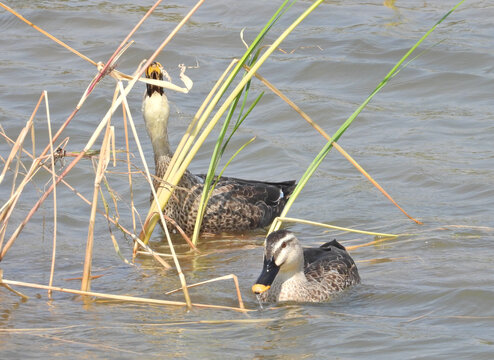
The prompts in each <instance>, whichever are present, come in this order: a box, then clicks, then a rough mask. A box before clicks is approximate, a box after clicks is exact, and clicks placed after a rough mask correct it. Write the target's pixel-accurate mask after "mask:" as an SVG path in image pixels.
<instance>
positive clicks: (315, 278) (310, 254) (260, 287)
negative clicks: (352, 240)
mask: <svg viewBox="0 0 494 360" xmlns="http://www.w3.org/2000/svg"><path fill="white" fill-rule="evenodd" d="M358 283H360V276H359V273H358V270H357V266H356V265H355V262H354V261H353V259H352V258H351V257H350V255H349V254H348V252H347V251H346V249H345V247H344V246H343V245H341V244H340V243H338V242H337V241H336V240H333V241H330V242H327V243H325V244H323V245H321V246H320V247H319V248H302V246H301V245H300V242H299V241H298V239H297V238H296V237H295V235H294V234H293V233H291V232H290V231H286V230H278V231H275V232H272V233H271V234H269V235H268V237H267V238H266V241H265V243H264V265H263V269H262V272H261V275H260V276H259V278H258V279H257V281H256V283H255V284H254V286H252V291H253V292H254V293H255V294H257V295H258V297H259V299H260V300H261V301H263V302H278V301H280V302H284V301H293V302H323V301H328V300H330V299H331V298H332V297H333V296H334V295H335V294H337V293H339V292H341V291H343V290H345V289H346V288H348V287H350V286H352V285H355V284H358Z"/></svg>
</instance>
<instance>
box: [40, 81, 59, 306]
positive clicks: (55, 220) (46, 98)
mask: <svg viewBox="0 0 494 360" xmlns="http://www.w3.org/2000/svg"><path fill="white" fill-rule="evenodd" d="M43 93H44V95H45V106H46V121H47V126H48V138H49V139H50V150H51V157H50V158H51V169H52V172H51V179H52V183H53V184H55V183H56V174H55V152H54V150H53V141H52V140H53V139H52V133H51V120H50V106H49V103H48V93H47V92H46V90H45V91H44V92H43ZM56 253H57V187H56V186H54V187H53V249H52V257H51V268H50V280H49V282H48V285H49V286H52V285H53V276H54V274H55V256H56ZM48 297H50V298H51V290H48Z"/></svg>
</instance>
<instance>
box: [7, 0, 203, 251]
mask: <svg viewBox="0 0 494 360" xmlns="http://www.w3.org/2000/svg"><path fill="white" fill-rule="evenodd" d="M160 1H161V0H159V1H158V2H157V3H156V4H155V5H154V6H153V7H152V8H151V9H150V10H149V11H148V12H147V13H146V15H145V17H147V16H149V14H150V12H151V10H154V8H155V7H156V6H157V4H159V2H160ZM203 2H204V0H199V1H198V2H197V3H196V5H195V6H194V7H193V8H192V9H191V10H190V11H189V12H188V13H187V15H186V16H185V17H184V18H183V19H182V20H181V21H180V22H179V23H178V24H177V25H176V27H175V29H174V30H173V31H172V32H171V33H170V34H169V35H168V36H167V37H166V39H165V40H164V41H163V42H162V43H161V45H160V46H159V47H158V49H156V51H155V52H154V53H153V54H152V55H151V57H150V58H149V59H148V60H147V61H146V63H145V64H144V65H143V66H141V67H140V68H139V69H138V70H137V72H136V74H135V76H134V78H133V79H132V81H130V82H129V84H128V85H127V87H126V88H125V95H128V93H129V92H130V90H131V89H132V88H133V87H134V85H135V83H136V82H137V80H138V78H139V77H140V76H141V75H142V74H143V73H144V71H145V69H146V68H147V67H148V66H149V65H150V64H151V63H152V62H153V61H154V59H155V58H156V57H157V56H158V54H159V53H160V52H161V51H162V50H163V48H164V47H165V46H166V45H167V44H168V43H169V42H170V41H171V39H172V38H173V37H174V36H175V34H176V33H177V32H178V31H179V30H180V29H181V28H182V27H183V25H184V24H185V23H186V22H187V21H188V20H189V19H190V17H191V16H192V15H193V14H194V12H195V11H196V10H197V9H198V8H199V6H201V5H202V3H203ZM143 19H144V18H143ZM143 19H141V21H140V22H139V23H138V24H137V25H136V27H134V29H133V30H132V31H131V32H130V33H129V35H128V36H127V37H126V39H125V40H124V41H122V44H121V46H120V47H119V48H118V49H117V50H116V51H115V52H114V54H113V55H112V56H111V57H110V59H109V60H108V62H107V64H106V65H105V68H104V69H103V70H102V71H101V72H100V73H99V74H98V77H97V78H96V79H101V76H102V74H104V73H105V71H106V70H107V69H108V64H109V63H110V62H111V61H112V60H113V59H114V58H115V56H116V55H117V54H118V53H119V51H120V49H121V48H123V46H124V45H125V44H126V43H127V40H128V38H130V36H131V35H132V34H134V32H135V31H136V30H137V27H138V26H140V24H142V21H144V20H143ZM105 69H106V70H105ZM96 82H97V81H96ZM96 82H95V80H93V81H92V82H91V83H92V84H93V83H94V85H95V84H96ZM93 88H94V86H91V85H90V86H89V87H88V90H86V91H85V92H84V95H83V96H82V98H81V101H80V102H79V104H78V106H76V108H75V109H74V110H73V111H72V113H71V114H70V115H69V117H68V118H67V120H66V121H65V122H64V124H63V125H62V126H61V127H60V129H59V130H58V131H57V133H56V134H55V135H54V136H53V141H56V139H57V138H58V136H60V134H61V133H62V131H63V130H64V129H65V128H66V127H67V126H68V124H69V123H70V121H71V120H72V119H73V118H74V116H75V115H76V113H77V112H78V111H79V107H80V106H79V105H80V104H81V102H83V100H84V99H85V98H87V96H89V94H90V93H91V91H92V89H93ZM122 96H123V94H122V93H121V94H120V96H119V97H118V99H117V101H116V102H115V104H114V106H112V107H111V108H110V109H109V110H108V112H107V113H106V115H105V117H104V118H103V120H101V122H100V124H99V125H98V127H97V128H96V130H95V132H94V133H93V136H92V137H91V138H90V139H89V141H88V143H87V144H86V146H85V148H84V150H83V151H81V152H80V153H79V155H78V156H77V157H76V158H75V159H74V160H73V161H72V162H71V163H70V164H69V165H68V166H67V167H66V168H65V170H64V171H63V172H62V174H61V175H60V177H59V178H58V179H57V183H58V182H60V180H61V179H63V178H64V177H65V175H67V174H68V173H69V172H70V171H71V170H72V168H73V167H74V166H75V165H76V164H77V163H78V162H79V160H80V159H82V157H83V156H84V154H85V153H86V151H88V150H89V149H90V148H91V146H92V145H93V144H94V142H95V140H96V137H98V136H99V134H100V132H101V131H102V129H103V127H104V126H105V124H106V122H107V121H108V119H109V116H110V114H113V113H114V112H115V109H116V108H117V107H118V106H120V104H121V103H122ZM48 150H49V146H47V147H45V149H44V150H43V153H42V154H41V155H40V156H45V155H46V153H47V152H48ZM35 163H36V166H37V165H38V164H39V160H38V161H35ZM33 165H34V164H33ZM53 185H54V184H52V186H51V187H50V188H49V189H48V190H47V191H45V193H44V194H43V195H42V196H41V198H40V199H39V200H38V201H37V202H36V204H35V205H34V206H33V207H32V208H31V210H30V211H29V213H28V214H27V216H26V217H25V218H24V220H23V221H22V222H21V224H20V225H19V226H18V227H17V228H16V230H15V231H14V233H13V234H12V235H11V237H10V238H9V240H8V241H7V243H6V244H5V246H4V247H3V248H2V252H1V253H0V261H1V260H2V259H3V258H4V257H5V254H6V253H7V252H8V250H9V249H10V247H11V246H12V245H13V243H14V241H15V239H17V237H18V236H19V234H20V233H21V231H22V230H23V229H24V227H25V226H26V224H27V223H28V222H29V220H30V219H31V218H32V216H33V215H34V213H35V212H36V211H37V210H38V209H39V207H40V206H41V204H42V203H43V202H44V201H45V200H46V198H47V197H48V195H49V194H50V193H51V192H52V191H53Z"/></svg>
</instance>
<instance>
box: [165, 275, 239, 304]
mask: <svg viewBox="0 0 494 360" xmlns="http://www.w3.org/2000/svg"><path fill="white" fill-rule="evenodd" d="M228 279H232V280H233V283H234V284H235V290H236V292H237V298H238V307H239V308H240V309H245V306H244V302H243V300H242V294H241V293H240V286H239V283H238V277H237V276H236V275H235V274H229V275H224V276H220V277H217V278H214V279H209V280H206V281H201V282H198V283H195V284H191V285H187V287H188V288H192V287H196V286H199V285H204V284H209V283H212V282H215V281H221V280H228ZM180 290H182V289H181V288H180V289H174V290H170V291H167V292H166V293H165V295H170V294H173V293H176V292H177V291H180Z"/></svg>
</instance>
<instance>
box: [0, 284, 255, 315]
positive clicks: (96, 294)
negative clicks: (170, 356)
mask: <svg viewBox="0 0 494 360" xmlns="http://www.w3.org/2000/svg"><path fill="white" fill-rule="evenodd" d="M0 284H6V285H12V286H23V287H29V288H34V289H43V290H53V291H60V292H64V293H68V294H75V295H82V296H94V297H98V298H102V299H111V300H117V301H126V302H135V303H142V304H150V305H168V306H187V303H185V302H182V301H171V300H159V299H148V298H141V297H135V296H127V295H114V294H105V293H100V292H93V291H82V290H75V289H67V288H61V287H57V286H48V285H41V284H33V283H28V282H22V281H15V280H8V279H0ZM191 305H192V306H194V307H197V308H205V309H219V310H233V311H238V312H247V311H254V310H250V309H241V308H236V307H231V306H223V305H209V304H196V303H193V304H191Z"/></svg>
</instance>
